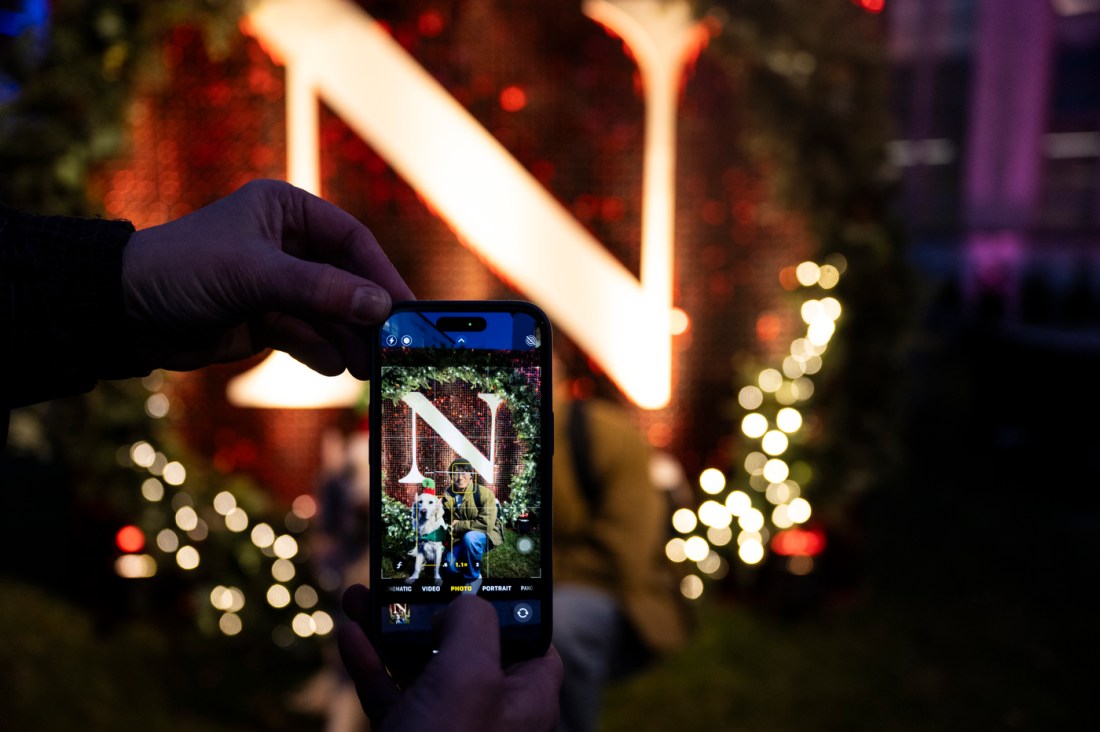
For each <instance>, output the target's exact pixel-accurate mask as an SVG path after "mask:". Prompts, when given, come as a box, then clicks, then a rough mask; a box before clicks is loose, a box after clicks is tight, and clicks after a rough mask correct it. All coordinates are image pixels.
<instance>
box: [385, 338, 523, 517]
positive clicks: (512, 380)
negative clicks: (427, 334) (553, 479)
mask: <svg viewBox="0 0 1100 732" xmlns="http://www.w3.org/2000/svg"><path fill="white" fill-rule="evenodd" d="M434 351H435V349H423V351H418V352H417V356H418V357H421V356H423V357H424V358H426V359H429V360H432V363H431V364H422V365H419V366H414V367H411V368H410V367H407V366H402V367H401V368H399V369H396V371H397V373H398V377H397V378H393V379H388V380H387V381H385V382H384V385H383V387H382V389H381V396H382V398H383V399H388V400H389V401H390V402H391V403H392V404H397V403H399V402H400V401H401V398H402V397H404V396H405V395H406V394H410V393H413V392H418V391H424V390H425V389H430V388H432V387H433V386H434V385H435V384H437V383H449V382H453V381H464V382H466V383H467V384H470V385H472V386H474V387H475V388H477V389H478V390H480V391H482V392H485V393H490V394H497V395H500V396H501V397H503V398H504V401H505V402H506V403H507V404H508V409H509V410H510V411H511V413H512V425H513V427H514V428H515V430H516V434H517V436H518V437H519V439H521V440H523V442H525V443H526V444H527V448H528V449H527V454H528V455H538V454H540V452H541V447H542V420H541V416H540V409H539V408H540V403H539V398H538V395H537V394H536V393H535V390H534V388H533V387H532V386H531V385H530V384H529V383H528V382H527V380H526V379H525V378H524V376H523V374H521V373H517V372H516V371H515V370H514V369H510V368H506V367H504V366H501V365H500V363H499V356H497V355H496V354H494V353H491V352H474V353H473V354H470V353H463V354H462V355H461V358H462V362H463V365H454V363H453V362H454V361H456V360H457V359H458V358H459V355H458V354H454V353H453V352H451V351H448V350H446V349H443V350H441V351H440V352H439V353H438V355H432V354H433V352H434ZM471 358H472V359H474V360H475V363H472V364H471V363H470V361H471ZM448 361H451V362H452V364H448V363H447V362H448ZM537 480H538V477H537V465H536V464H535V462H534V461H531V460H524V461H523V467H522V468H521V469H520V471H519V473H517V474H516V475H515V476H514V477H513V479H512V484H511V486H509V488H510V491H509V500H508V501H507V502H504V503H502V510H503V511H504V517H505V520H506V521H508V522H511V521H513V520H514V519H515V518H516V516H517V515H518V514H519V513H522V512H523V511H524V510H526V508H527V506H528V502H529V501H530V497H531V496H532V495H537V491H535V492H534V493H532V490H533V489H534V488H537Z"/></svg>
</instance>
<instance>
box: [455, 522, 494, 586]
mask: <svg viewBox="0 0 1100 732" xmlns="http://www.w3.org/2000/svg"><path fill="white" fill-rule="evenodd" d="M488 543H489V537H488V536H486V535H485V533H484V532H481V531H474V530H470V531H467V532H466V533H465V534H463V535H462V536H461V537H459V538H458V539H457V540H456V541H455V544H454V546H453V547H451V551H449V552H447V556H446V557H445V560H446V561H447V566H448V567H450V568H451V571H452V572H454V573H455V574H458V575H461V576H462V578H463V579H468V580H474V579H477V578H478V577H480V576H481V558H482V557H484V556H485V547H486V546H487V545H488Z"/></svg>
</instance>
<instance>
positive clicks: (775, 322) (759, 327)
mask: <svg viewBox="0 0 1100 732" xmlns="http://www.w3.org/2000/svg"><path fill="white" fill-rule="evenodd" d="M782 327H783V324H782V323H781V322H780V321H779V318H778V317H776V316H775V315H773V314H771V313H764V314H763V315H761V316H760V317H759V318H757V319H756V337H757V338H759V339H760V340H762V341H774V340H775V339H776V338H778V337H779V332H780V330H782Z"/></svg>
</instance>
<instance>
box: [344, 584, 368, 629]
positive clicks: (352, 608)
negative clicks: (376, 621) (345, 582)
mask: <svg viewBox="0 0 1100 732" xmlns="http://www.w3.org/2000/svg"><path fill="white" fill-rule="evenodd" d="M340 605H341V606H342V607H343V608H344V612H345V613H346V614H347V616H348V617H349V618H351V619H352V620H355V621H357V622H358V621H361V620H363V619H364V618H366V616H367V612H368V610H367V609H368V608H369V607H370V590H368V589H367V588H366V587H364V586H363V585H361V584H354V585H349V586H348V588H347V589H346V590H344V594H343V596H342V597H341V598H340Z"/></svg>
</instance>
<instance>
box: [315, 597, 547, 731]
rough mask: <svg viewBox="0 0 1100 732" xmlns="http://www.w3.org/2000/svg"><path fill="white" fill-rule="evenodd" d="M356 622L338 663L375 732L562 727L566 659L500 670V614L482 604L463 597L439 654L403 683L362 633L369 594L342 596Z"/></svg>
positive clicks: (446, 618)
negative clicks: (561, 695)
mask: <svg viewBox="0 0 1100 732" xmlns="http://www.w3.org/2000/svg"><path fill="white" fill-rule="evenodd" d="M343 604H344V610H345V612H347V614H348V616H349V617H350V618H351V619H352V621H354V622H351V623H346V624H345V625H343V626H342V627H341V628H340V630H339V635H338V636H337V641H338V645H339V649H340V657H341V659H343V662H344V666H345V667H346V668H347V670H348V673H349V674H350V675H351V678H352V680H353V681H354V682H355V689H356V691H357V692H358V694H359V701H360V702H361V703H362V705H363V709H364V710H365V711H366V713H367V716H368V717H370V719H371V723H372V725H373V726H372V729H377V730H379V732H393V731H394V730H400V731H405V730H409V731H418V730H424V729H434V728H436V727H439V726H445V727H446V728H447V729H448V730H449V732H466V731H467V730H468V731H469V732H494V731H496V730H499V731H500V732H505V731H507V732H512V731H513V730H525V732H526V731H529V732H540V731H543V730H547V731H548V730H552V729H554V727H555V725H556V724H557V720H558V695H559V693H560V690H561V680H562V665H561V658H560V657H559V656H558V652H557V651H556V650H555V649H554V647H553V646H550V649H549V650H548V651H547V652H546V655H545V656H543V657H541V658H535V659H531V660H529V661H522V662H520V663H516V664H513V665H511V666H509V667H508V668H506V669H502V668H501V666H500V629H499V625H498V621H497V614H496V611H495V610H494V609H493V606H492V605H490V604H489V603H488V602H487V601H486V600H484V599H483V598H480V597H477V596H476V595H467V594H463V595H459V596H458V597H456V598H455V599H454V600H453V601H451V604H450V605H449V606H448V607H447V610H446V611H445V612H444V614H443V617H442V624H441V642H440V646H439V652H438V653H437V654H436V655H435V656H434V657H433V658H432V660H431V661H429V662H428V665H427V666H425V667H424V671H423V672H422V673H421V674H420V676H419V677H417V678H416V679H414V680H409V679H402V681H403V682H404V683H402V684H400V685H399V684H398V682H397V681H395V680H394V679H393V678H392V677H390V675H389V674H388V673H387V672H386V669H385V667H384V666H383V665H382V661H381V659H380V658H379V657H378V653H377V652H376V651H375V650H374V646H372V645H371V643H370V641H369V640H368V639H367V636H366V634H365V633H364V632H363V628H362V625H361V623H363V622H365V621H366V619H367V612H368V608H369V606H370V591H369V590H368V589H367V588H365V587H363V586H362V585H352V586H351V587H349V588H348V589H347V591H346V592H345V593H344V599H343Z"/></svg>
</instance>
